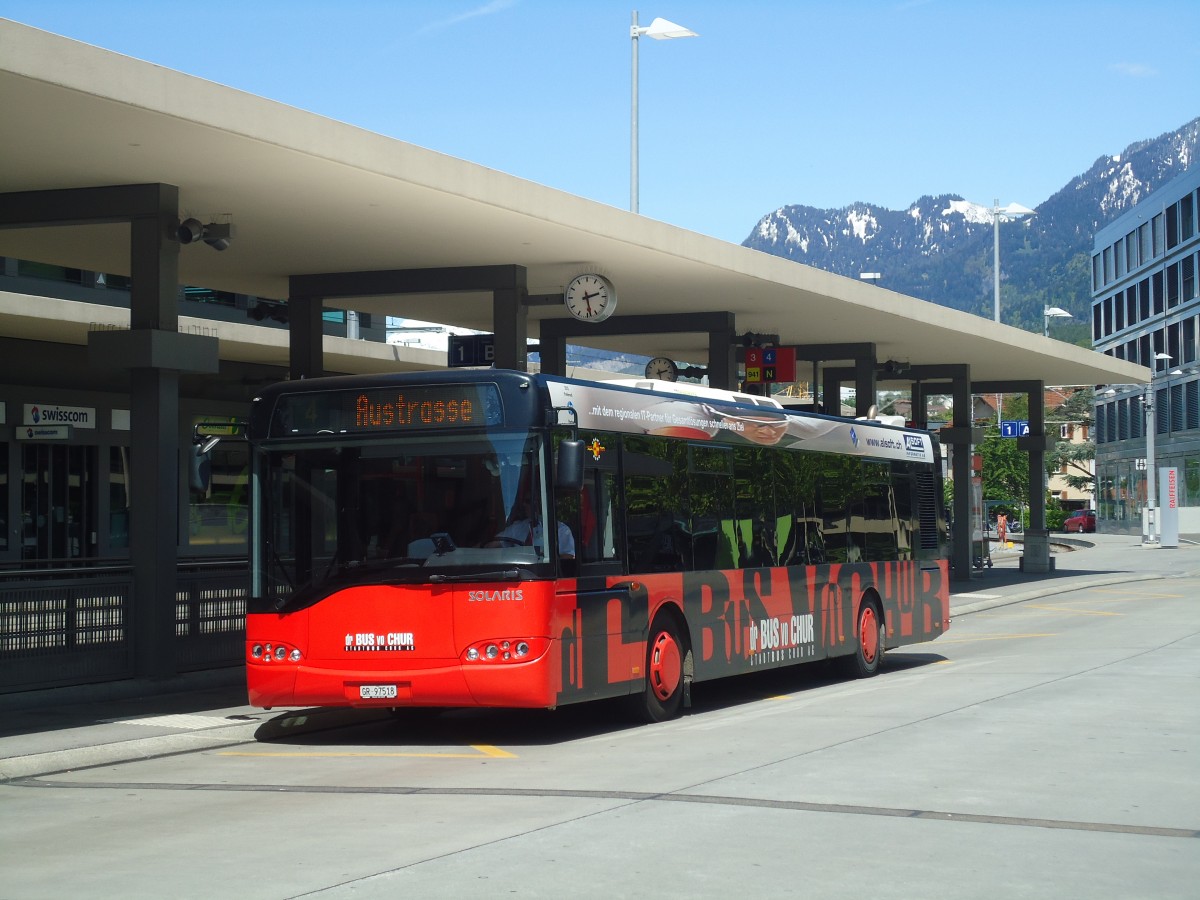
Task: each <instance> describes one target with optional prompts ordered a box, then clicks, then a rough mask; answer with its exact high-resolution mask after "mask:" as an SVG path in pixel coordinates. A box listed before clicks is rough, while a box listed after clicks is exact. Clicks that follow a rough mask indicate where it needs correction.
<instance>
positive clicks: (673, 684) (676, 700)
mask: <svg viewBox="0 0 1200 900" xmlns="http://www.w3.org/2000/svg"><path fill="white" fill-rule="evenodd" d="M688 652H689V651H688V648H687V645H686V644H685V643H684V641H683V639H682V638H681V637H680V635H679V627H678V625H677V624H676V622H675V617H674V616H672V615H670V614H667V615H660V616H658V617H657V618H656V619H655V620H654V625H653V626H651V628H650V639H649V640H648V641H647V642H646V679H645V686H644V687H643V689H642V693H641V695H640V696H637V695H635V700H636V701H637V705H636V712H637V713H638V716H639V718H641V719H643V720H645V721H647V722H666V721H667V720H669V719H674V718H676V717H677V716H678V715H679V712H680V710H681V709H682V708H683V693H684V669H685V665H684V663H685V659H686V657H687V654H688Z"/></svg>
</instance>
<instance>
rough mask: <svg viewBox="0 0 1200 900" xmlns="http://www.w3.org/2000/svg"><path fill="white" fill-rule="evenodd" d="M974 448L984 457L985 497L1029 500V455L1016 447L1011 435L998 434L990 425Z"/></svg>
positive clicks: (1021, 501) (997, 430)
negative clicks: (980, 441)
mask: <svg viewBox="0 0 1200 900" xmlns="http://www.w3.org/2000/svg"><path fill="white" fill-rule="evenodd" d="M975 450H976V452H977V453H978V454H979V455H980V456H981V457H983V499H984V500H1015V501H1017V502H1018V503H1028V502H1029V456H1028V455H1027V454H1026V453H1025V452H1024V451H1023V450H1018V449H1017V442H1016V440H1015V439H1014V438H1002V437H1000V429H999V428H997V427H994V426H993V427H990V428H988V429H987V434H986V435H985V437H984V439H983V443H981V444H979V446H977V447H976V448H975Z"/></svg>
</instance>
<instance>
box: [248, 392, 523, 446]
mask: <svg viewBox="0 0 1200 900" xmlns="http://www.w3.org/2000/svg"><path fill="white" fill-rule="evenodd" d="M502 424H504V415H503V406H502V404H501V401H500V391H499V390H498V389H497V387H496V385H494V384H438V385H421V386H406V387H402V388H397V387H385V388H369V389H365V390H364V389H358V390H347V391H315V392H313V393H305V394H284V395H282V396H281V397H279V398H278V400H277V401H276V403H275V411H274V414H273V415H272V417H271V428H270V436H271V437H293V436H296V435H314V434H365V433H371V432H400V431H429V430H441V429H455V428H481V427H484V426H492V425H502Z"/></svg>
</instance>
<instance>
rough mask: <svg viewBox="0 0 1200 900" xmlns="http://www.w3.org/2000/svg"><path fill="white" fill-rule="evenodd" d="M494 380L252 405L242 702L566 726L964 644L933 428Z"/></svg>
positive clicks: (368, 380) (308, 390)
mask: <svg viewBox="0 0 1200 900" xmlns="http://www.w3.org/2000/svg"><path fill="white" fill-rule="evenodd" d="M637 384H638V386H637V387H627V386H621V383H617V384H613V383H609V384H600V383H590V382H582V381H575V380H570V379H564V378H555V377H550V376H542V375H528V374H525V373H520V372H509V371H499V370H474V371H462V370H458V371H447V372H431V373H419V374H397V375H379V376H351V377H335V378H318V379H309V380H302V381H291V382H287V383H284V384H279V385H275V386H273V387H271V388H269V389H267V390H265V391H264V392H263V393H262V396H261V397H258V398H256V400H255V401H254V404H253V407H252V411H251V418H250V423H249V429H248V437H249V440H250V443H251V447H252V454H251V457H252V464H251V485H252V492H251V496H252V518H251V535H250V545H251V546H250V553H251V572H252V590H251V600H250V606H249V609H248V614H247V622H246V632H247V640H246V661H247V672H248V676H247V677H248V687H249V695H250V702H251V703H252V704H253V705H255V706H260V707H266V708H270V707H275V706H383V707H392V708H406V707H436V708H445V707H468V706H487V707H514V708H515V707H526V708H536V707H544V708H554V707H557V706H560V705H563V704H567V703H576V702H580V701H584V700H592V699H599V698H606V697H618V696H624V697H628V698H629V700H630V702H631V703H632V704H633V706H634V707H635V708H636V709H637V711H638V713H639V714H640V715H641V716H643V717H644V718H646V719H649V720H651V721H659V720H664V719H668V718H672V717H674V716H676V715H678V714H679V712H680V710H681V708H682V707H683V706H685V705H687V704H688V703H690V696H691V695H690V692H691V688H692V685H693V684H694V683H696V682H703V681H707V680H711V679H715V678H722V677H726V676H729V675H735V674H738V673H742V672H750V671H755V670H760V669H766V668H775V667H780V666H789V665H795V664H798V663H804V662H812V661H815V660H821V659H827V658H831V657H839V658H840V659H841V661H842V662H843V663H844V665H845V666H846V667H847V668H848V669H849V671H850V672H851V673H852V674H856V675H859V676H870V675H874V674H875V673H876V672H877V671H878V670H879V666H880V662H881V659H882V657H883V652H884V649H885V648H892V647H898V646H901V645H904V644H911V643H917V642H922V641H928V640H930V639H932V638H935V637H937V636H938V635H940V634H942V633H943V632H944V631H945V630H946V628H947V627H948V625H949V580H948V578H949V576H948V559H947V552H946V537H947V533H946V521H945V516H944V512H943V503H942V482H941V471H940V460H939V451H938V447H937V444H936V442H935V441H934V440H933V439H932V438H931V437H930V435H929V434H928V433H926V432H921V431H914V430H907V429H903V428H896V427H890V426H887V425H882V424H879V423H877V422H874V421H861V420H847V419H840V418H835V417H828V416H819V415H810V414H800V413H792V412H788V411H786V410H784V409H782V408H780V407H779V405H778V404H777V403H775V402H774V401H772V400H770V399H768V398H763V397H750V396H749V395H743V394H733V393H731V392H725V391H714V390H708V389H704V388H692V389H685V388H683V387H682V386H674V385H670V384H668V383H665V382H638V383H637Z"/></svg>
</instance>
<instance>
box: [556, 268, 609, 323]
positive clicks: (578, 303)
mask: <svg viewBox="0 0 1200 900" xmlns="http://www.w3.org/2000/svg"><path fill="white" fill-rule="evenodd" d="M563 305H564V306H566V308H567V312H569V313H570V314H571V315H573V316H574V317H575V318H577V319H578V320H579V321H581V322H603V321H604V320H605V319H607V318H608V317H609V316H611V315H612V314H613V312H614V311H615V310H616V308H617V289H616V288H615V287H613V283H612V282H611V281H609V280H608V279H607V278H605V277H604V276H603V275H597V274H596V273H594V272H586V273H584V274H583V275H576V276H575V277H574V278H572V279H571V283H570V284H568V285H567V288H566V290H564V291H563Z"/></svg>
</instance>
